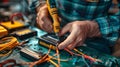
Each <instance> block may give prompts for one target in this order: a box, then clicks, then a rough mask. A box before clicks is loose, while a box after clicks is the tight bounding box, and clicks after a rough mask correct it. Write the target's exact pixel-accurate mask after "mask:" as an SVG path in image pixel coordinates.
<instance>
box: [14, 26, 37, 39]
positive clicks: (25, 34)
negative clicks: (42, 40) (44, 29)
mask: <svg viewBox="0 0 120 67" xmlns="http://www.w3.org/2000/svg"><path fill="white" fill-rule="evenodd" d="M12 35H13V36H15V37H17V38H19V39H20V40H23V39H27V38H30V37H33V36H37V31H34V30H31V29H29V28H25V29H20V30H18V31H14V32H13V33H12Z"/></svg>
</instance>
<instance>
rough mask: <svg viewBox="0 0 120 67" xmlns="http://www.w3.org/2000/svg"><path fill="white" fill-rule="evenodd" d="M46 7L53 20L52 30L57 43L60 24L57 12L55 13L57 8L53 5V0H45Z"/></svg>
mask: <svg viewBox="0 0 120 67" xmlns="http://www.w3.org/2000/svg"><path fill="white" fill-rule="evenodd" d="M47 7H48V11H49V13H50V15H51V17H52V19H53V30H54V32H55V34H56V36H57V39H58V41H60V38H59V36H58V33H59V32H60V23H59V20H58V18H59V17H58V12H57V8H56V5H55V1H54V0H47Z"/></svg>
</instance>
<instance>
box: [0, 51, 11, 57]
mask: <svg viewBox="0 0 120 67" xmlns="http://www.w3.org/2000/svg"><path fill="white" fill-rule="evenodd" d="M11 53H12V50H10V51H8V52H7V53H5V54H0V57H3V56H7V55H9V54H11Z"/></svg>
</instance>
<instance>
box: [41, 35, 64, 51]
mask: <svg viewBox="0 0 120 67" xmlns="http://www.w3.org/2000/svg"><path fill="white" fill-rule="evenodd" d="M65 38H66V37H65V36H61V37H60V41H61V42H62V41H63V40H64V39H65ZM39 39H40V40H39V44H40V45H42V46H45V47H49V45H52V47H51V49H53V50H55V49H56V48H55V46H56V44H57V43H58V39H57V36H56V35H55V34H53V33H52V34H46V35H43V36H41V37H40V38H39Z"/></svg>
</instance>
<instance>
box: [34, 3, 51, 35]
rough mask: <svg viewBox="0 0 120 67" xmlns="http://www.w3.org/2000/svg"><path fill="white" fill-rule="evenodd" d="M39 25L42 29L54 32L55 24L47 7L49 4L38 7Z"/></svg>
mask: <svg viewBox="0 0 120 67" xmlns="http://www.w3.org/2000/svg"><path fill="white" fill-rule="evenodd" d="M37 11H38V13H37V18H36V20H37V25H38V27H40V29H42V30H44V31H46V32H49V33H50V32H52V31H53V26H52V21H51V20H50V18H49V12H48V9H47V5H46V4H45V5H44V6H42V7H40V8H39V9H37Z"/></svg>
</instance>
